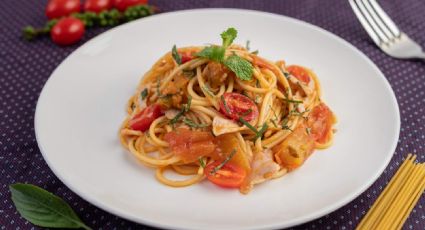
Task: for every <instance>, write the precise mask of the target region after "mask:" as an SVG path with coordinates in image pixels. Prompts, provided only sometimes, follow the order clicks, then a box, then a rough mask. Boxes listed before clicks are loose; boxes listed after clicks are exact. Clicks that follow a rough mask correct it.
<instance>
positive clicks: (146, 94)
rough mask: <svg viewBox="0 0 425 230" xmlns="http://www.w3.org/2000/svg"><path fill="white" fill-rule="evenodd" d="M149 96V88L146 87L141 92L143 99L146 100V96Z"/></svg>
mask: <svg viewBox="0 0 425 230" xmlns="http://www.w3.org/2000/svg"><path fill="white" fill-rule="evenodd" d="M147 96H148V89H147V88H145V89H144V90H143V91H142V92H141V93H140V98H142V100H145V98H146V97H147Z"/></svg>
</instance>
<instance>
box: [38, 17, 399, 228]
mask: <svg viewBox="0 0 425 230" xmlns="http://www.w3.org/2000/svg"><path fill="white" fill-rule="evenodd" d="M230 26H233V27H235V28H237V30H238V31H239V36H238V38H237V39H236V43H239V44H245V41H246V40H250V41H251V47H252V49H258V50H259V51H260V55H261V56H263V57H266V58H268V59H270V60H279V59H284V60H286V61H287V63H296V64H301V65H305V66H308V67H311V68H312V69H313V70H314V71H315V72H316V73H317V75H318V76H319V79H320V80H321V83H322V86H323V95H324V100H325V101H326V102H327V104H328V105H329V106H330V108H332V110H333V111H334V112H335V113H336V114H337V116H338V118H339V124H338V125H337V128H338V132H337V134H336V137H335V140H334V142H335V143H334V145H333V146H332V147H331V148H329V149H326V150H323V151H317V152H315V153H314V154H313V156H312V157H311V158H310V159H308V161H307V162H306V163H305V164H304V166H303V167H301V168H300V169H299V170H296V171H295V172H293V173H290V174H288V175H287V176H285V177H284V178H281V179H278V180H273V181H270V182H267V183H264V184H262V185H260V186H256V187H255V188H254V190H253V191H252V192H251V193H250V194H249V195H241V194H240V193H239V192H238V191H237V190H225V189H220V188H217V187H215V186H214V185H212V184H211V183H208V182H205V183H201V184H198V185H195V186H191V187H186V188H178V189H176V188H170V187H166V186H164V185H162V184H160V183H159V182H157V181H156V180H155V178H154V172H153V170H151V169H149V168H146V167H144V166H142V165H140V164H139V163H137V162H136V160H135V159H134V158H133V157H131V156H130V154H129V153H128V152H126V151H125V150H124V149H123V148H122V147H121V146H120V144H119V141H118V134H117V133H118V129H119V126H120V124H121V122H122V120H123V119H124V117H125V111H124V110H125V109H124V108H125V104H126V102H127V99H128V98H129V97H130V96H131V95H132V94H133V93H134V92H135V89H136V85H137V83H138V82H139V79H140V77H141V76H142V74H143V73H144V72H146V71H148V70H149V68H150V67H151V65H152V64H153V63H154V62H155V61H156V60H157V59H158V58H159V57H161V56H162V55H163V54H164V53H165V52H167V51H169V50H171V47H172V46H173V45H174V44H176V45H177V46H179V47H182V46H189V45H202V44H206V43H220V42H221V39H220V36H219V35H220V33H221V32H222V31H223V30H225V29H226V28H228V27H230ZM35 128H36V135H37V141H38V144H39V147H40V149H41V152H42V153H43V156H44V158H45V160H46V161H47V163H48V164H49V166H50V168H51V169H52V170H53V172H54V173H55V174H56V175H57V176H58V177H59V178H60V179H61V180H62V181H63V182H64V183H65V184H66V185H67V186H68V187H69V188H70V189H72V190H73V191H74V192H75V193H77V194H79V195H80V196H81V197H83V198H84V199H86V200H87V201H89V202H91V203H93V204H94V205H96V206H98V207H100V208H102V209H104V210H106V211H109V212H111V213H114V214H116V215H119V216H121V217H124V218H127V219H130V220H133V221H136V222H139V223H144V224H149V225H153V226H158V227H165V228H179V229H264V228H280V227H289V226H293V225H296V224H300V223H303V222H306V221H309V220H312V219H315V218H318V217H320V216H323V215H325V214H327V213H329V212H332V211H334V210H336V209H337V208H339V207H341V206H343V205H344V204H346V203H348V202H350V201H351V200H353V199H354V198H355V197H356V196H358V195H359V194H360V193H362V192H363V191H364V190H365V189H366V188H368V187H369V186H370V185H371V184H372V183H373V182H374V181H375V180H376V179H377V177H378V176H379V175H380V174H381V173H382V171H383V170H384V168H385V167H386V165H387V164H388V162H389V160H390V159H391V156H392V154H393V151H394V149H395V147H396V143H397V139H398V134H399V129H400V117H399V110H398V107H397V102H396V99H395V97H394V94H393V92H392V90H391V88H390V85H389V84H388V82H387V81H386V79H385V78H384V76H383V75H382V73H381V72H380V71H379V70H378V68H377V67H376V66H375V65H374V64H373V63H372V62H371V61H370V60H369V59H368V58H367V57H366V56H365V55H363V54H362V53H360V52H359V51H358V50H357V49H356V48H354V47H353V46H351V45H350V44H348V43H347V42H345V41H343V40H342V39H340V38H338V37H336V36H335V35H332V34H330V33H328V32H326V31H324V30H322V29H320V28H317V27H315V26H312V25H309V24H307V23H305V22H301V21H298V20H295V19H291V18H287V17H283V16H278V15H274V14H268V13H260V12H254V11H245V10H224V9H210V10H190V11H181V12H174V13H166V14H160V15H157V16H152V17H149V18H146V19H142V20H138V21H135V22H132V23H128V24H125V25H123V26H120V27H117V28H115V29H112V30H110V31H108V32H106V33H104V34H101V35H99V36H98V37H96V38H94V39H92V40H91V41H89V42H87V43H86V44H84V45H83V46H82V47H80V48H79V49H77V50H76V51H75V52H74V53H72V54H71V55H70V56H69V57H68V58H67V59H66V60H65V61H63V62H62V64H61V65H59V67H58V68H57V69H56V70H55V71H54V72H53V74H52V76H51V77H50V79H49V80H48V82H47V83H46V85H45V87H44V89H43V91H42V93H41V95H40V99H39V101H38V104H37V110H36V116H35Z"/></svg>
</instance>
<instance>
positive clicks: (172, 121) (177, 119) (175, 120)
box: [170, 107, 186, 125]
mask: <svg viewBox="0 0 425 230" xmlns="http://www.w3.org/2000/svg"><path fill="white" fill-rule="evenodd" d="M185 110H186V109H185V107H182V109H181V110H180V112H179V113H178V114H176V116H175V117H173V119H171V120H170V124H171V125H174V124H175V123H177V121H179V119H180V117H181V116H183V114H184V111H185Z"/></svg>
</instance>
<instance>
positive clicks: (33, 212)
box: [9, 183, 91, 229]
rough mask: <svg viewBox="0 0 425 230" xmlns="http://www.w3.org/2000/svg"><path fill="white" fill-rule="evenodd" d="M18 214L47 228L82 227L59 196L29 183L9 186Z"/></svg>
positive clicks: (85, 226) (75, 215)
mask: <svg viewBox="0 0 425 230" xmlns="http://www.w3.org/2000/svg"><path fill="white" fill-rule="evenodd" d="M9 189H10V192H11V193H12V201H13V203H14V204H15V207H16V209H17V210H18V212H19V214H21V216H22V217H24V218H25V219H26V220H28V221H29V222H31V223H32V224H35V225H38V226H41V227H48V228H84V229H91V228H90V227H88V226H87V225H85V224H84V223H83V222H82V221H81V220H80V218H78V216H77V214H75V212H74V211H73V210H72V208H71V207H70V206H69V205H68V204H67V203H66V202H65V201H63V200H62V199H61V198H60V197H58V196H56V195H53V194H52V193H50V192H48V191H46V190H44V189H42V188H39V187H37V186H35V185H31V184H21V183H17V184H12V185H10V186H9Z"/></svg>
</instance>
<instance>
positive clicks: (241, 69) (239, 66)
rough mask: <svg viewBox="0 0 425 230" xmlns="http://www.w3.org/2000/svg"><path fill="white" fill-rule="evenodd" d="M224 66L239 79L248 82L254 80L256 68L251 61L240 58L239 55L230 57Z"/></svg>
mask: <svg viewBox="0 0 425 230" xmlns="http://www.w3.org/2000/svg"><path fill="white" fill-rule="evenodd" d="M224 65H225V66H227V68H229V69H230V70H232V71H233V72H234V73H235V74H236V76H237V77H238V78H240V79H242V80H247V81H249V80H251V79H252V73H253V68H254V67H252V64H251V63H250V62H249V61H247V60H245V59H243V58H241V57H239V56H238V55H236V54H233V55H232V56H229V57H228V58H227V59H226V60H225V61H224Z"/></svg>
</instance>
